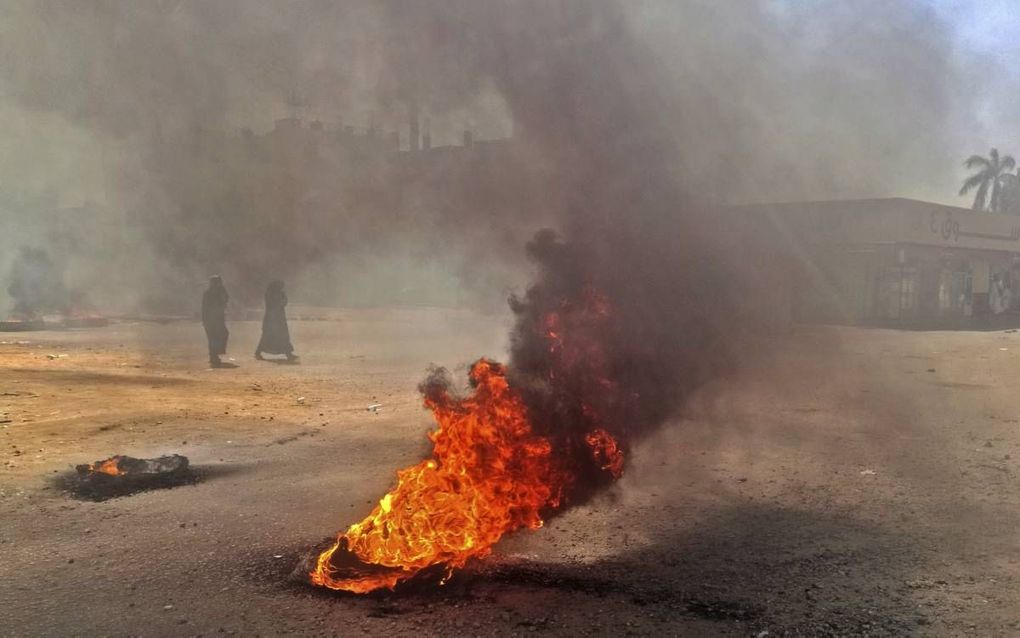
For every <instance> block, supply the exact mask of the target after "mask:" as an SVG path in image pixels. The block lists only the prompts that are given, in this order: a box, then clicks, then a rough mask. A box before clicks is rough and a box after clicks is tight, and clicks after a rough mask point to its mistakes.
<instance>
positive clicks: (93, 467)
mask: <svg viewBox="0 0 1020 638" xmlns="http://www.w3.org/2000/svg"><path fill="white" fill-rule="evenodd" d="M122 458H124V457H122V456H121V455H119V454H118V455H117V456H111V457H110V458H108V459H106V460H105V461H102V462H99V463H89V472H96V473H100V474H109V475H110V476H120V475H122V474H127V472H125V471H124V470H122V469H120V460H121V459H122Z"/></svg>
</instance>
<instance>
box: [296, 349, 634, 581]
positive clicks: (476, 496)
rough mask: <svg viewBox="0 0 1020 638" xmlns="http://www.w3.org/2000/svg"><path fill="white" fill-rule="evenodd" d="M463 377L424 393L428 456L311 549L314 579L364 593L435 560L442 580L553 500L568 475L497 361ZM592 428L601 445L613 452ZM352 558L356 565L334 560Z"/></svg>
mask: <svg viewBox="0 0 1020 638" xmlns="http://www.w3.org/2000/svg"><path fill="white" fill-rule="evenodd" d="M470 379H471V381H472V383H473V384H474V387H475V391H474V394H472V395H471V396H469V397H466V398H464V399H457V398H454V397H451V396H450V395H448V394H446V393H445V392H444V393H442V394H440V395H439V396H438V397H427V398H426V399H425V405H426V407H428V408H429V409H431V410H432V412H433V413H434V415H435V417H436V421H437V423H438V427H437V428H436V429H435V430H434V431H432V432H430V433H429V435H428V436H429V439H430V440H431V441H432V442H433V444H434V450H433V458H431V459H428V460H426V461H423V462H421V463H419V464H418V465H415V466H413V467H409V468H406V469H404V470H401V471H399V472H398V473H397V486H396V487H395V488H394V489H393V490H392V491H391V492H389V493H388V494H386V496H384V497H383V498H382V499H381V500H380V501H379V504H378V505H377V506H376V507H375V508H374V509H373V510H372V512H371V513H370V514H369V515H368V516H367V517H366V518H365V519H364V520H363V521H361V522H360V523H355V524H354V525H351V526H350V527H349V528H348V529H347V531H346V532H343V533H341V534H339V535H338V536H337V538H336V541H335V542H334V543H333V545H332V546H331V547H330V548H329V549H327V550H326V551H324V552H323V553H322V554H320V555H319V558H318V561H317V563H316V566H315V570H314V571H312V572H311V574H310V578H311V582H312V583H313V584H315V585H320V586H323V587H328V588H330V589H337V590H344V591H350V592H356V593H366V592H369V591H373V590H376V589H381V588H389V589H392V588H393V587H394V586H396V585H397V584H398V583H400V582H402V581H405V580H407V579H408V578H411V577H412V576H414V575H415V574H417V573H418V572H420V571H421V570H423V569H425V568H427V567H432V566H443V567H444V568H445V569H446V570H447V576H449V574H450V573H451V572H452V570H453V569H455V568H458V567H461V566H463V565H464V564H465V563H466V562H467V561H468V560H469V559H471V558H475V557H483V556H486V555H488V554H489V553H490V552H491V551H492V546H493V545H494V544H495V543H496V542H497V541H499V539H500V538H501V537H502V536H503V535H504V534H506V533H508V532H512V531H514V530H517V529H520V528H522V527H526V528H529V529H538V528H540V527H541V526H542V512H543V510H545V509H548V508H555V507H557V506H558V505H559V504H560V503H561V500H562V499H563V495H564V493H565V492H566V491H567V490H568V489H569V487H570V486H571V484H572V482H573V478H572V475H571V473H570V472H569V471H568V470H567V469H566V468H565V467H564V466H563V465H562V463H561V461H560V460H558V459H557V458H556V457H555V456H554V455H553V446H552V444H551V442H550V440H549V439H547V438H545V437H543V436H539V435H537V434H535V433H534V432H533V431H532V425H531V422H530V421H529V419H528V414H527V409H526V407H525V405H524V402H523V400H522V399H521V397H520V395H519V393H518V392H516V391H515V390H514V389H513V388H511V387H510V385H509V383H508V382H507V378H506V372H505V369H504V367H503V366H502V365H500V364H498V363H495V362H492V361H487V360H485V359H481V360H479V361H478V362H477V363H475V364H474V365H473V366H472V368H471V371H470ZM600 432H601V436H602V438H600V439H599V441H600V445H602V446H603V448H600V449H606V450H608V449H610V447H611V448H612V449H614V450H615V449H616V442H615V440H613V439H612V437H611V436H610V435H609V434H608V433H607V432H604V431H600ZM608 442H611V445H610V444H609V443H608ZM596 454H598V453H596ZM600 458H601V457H600ZM622 460H623V459H622V455H621V456H619V463H620V464H621V465H622ZM614 467H615V466H614ZM338 552H339V553H338ZM352 558H354V559H356V562H360V563H361V565H360V566H359V567H350V568H347V567H343V566H342V565H345V564H347V563H350V562H352V561H351V559H352ZM338 565H341V566H338Z"/></svg>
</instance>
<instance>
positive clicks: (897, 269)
mask: <svg viewBox="0 0 1020 638" xmlns="http://www.w3.org/2000/svg"><path fill="white" fill-rule="evenodd" d="M746 209H747V211H748V212H750V213H752V214H756V215H758V214H760V215H765V216H766V217H767V218H768V219H769V221H770V222H771V224H772V225H773V226H774V228H775V229H776V230H777V231H778V237H779V238H780V241H782V242H784V243H786V244H787V246H786V248H787V249H788V250H790V251H792V252H793V253H794V254H795V256H796V261H797V262H798V263H799V264H800V269H799V273H798V274H797V277H796V286H795V294H794V298H795V300H794V313H795V316H796V317H797V318H799V319H801V320H806V321H836V322H850V323H878V324H885V323H888V324H900V325H913V326H920V327H924V326H931V327H936V326H945V327H953V326H967V325H976V324H983V325H988V324H990V323H995V324H997V323H1000V322H1007V321H1008V320H1009V316H1010V314H1011V312H1012V311H1013V310H1014V309H1020V217H1017V216H1013V215H1004V214H998V213H987V212H981V211H973V210H970V209H966V208H957V207H954V206H945V205H941V204H932V203H928V202H922V201H917V200H910V199H900V198H891V199H866V200H847V201H827V202H804V203H793V204H769V205H755V206H748V207H746Z"/></svg>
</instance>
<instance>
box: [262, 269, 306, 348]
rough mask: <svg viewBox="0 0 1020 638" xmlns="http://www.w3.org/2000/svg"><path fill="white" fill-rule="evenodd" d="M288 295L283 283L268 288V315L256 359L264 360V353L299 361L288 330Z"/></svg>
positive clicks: (277, 282)
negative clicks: (285, 356)
mask: <svg viewBox="0 0 1020 638" xmlns="http://www.w3.org/2000/svg"><path fill="white" fill-rule="evenodd" d="M286 307H287V295H286V293H284V292H283V282H282V281H280V280H276V281H274V282H272V283H271V284H269V287H268V288H266V314H265V315H264V316H263V317H262V338H261V339H260V340H259V345H258V347H257V348H255V358H256V359H262V358H263V357H262V353H263V352H265V353H267V354H283V355H287V360H288V361H295V360H297V358H298V357H297V355H296V354H294V346H292V345H291V343H290V330H289V329H288V328H287V313H286V311H285V309H286Z"/></svg>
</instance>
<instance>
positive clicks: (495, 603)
mask: <svg viewBox="0 0 1020 638" xmlns="http://www.w3.org/2000/svg"><path fill="white" fill-rule="evenodd" d="M294 557H295V559H299V558H301V550H296V551H295V554H294ZM281 562H282V561H275V562H274V563H272V564H270V563H265V564H262V565H258V566H253V567H252V569H253V570H254V571H255V572H257V573H252V574H250V575H251V576H254V577H256V578H258V579H261V580H263V582H266V583H267V585H268V586H269V587H277V586H279V587H280V588H283V589H287V590H289V591H291V592H292V593H297V594H304V595H311V596H314V597H315V598H317V599H320V600H321V603H322V605H323V606H324V609H325V610H326V611H325V612H324V613H325V615H326V616H331V615H336V616H337V618H335V619H333V621H334V622H335V621H337V620H339V618H340V617H350V616H351V615H352V613H353V615H354V616H355V617H357V616H359V615H360V616H362V617H365V618H393V619H399V622H400V623H403V622H409V623H411V624H412V625H413V626H415V627H418V628H421V629H425V630H426V631H430V630H437V629H441V628H445V629H448V630H452V629H460V630H465V629H471V628H472V627H473V628H475V629H477V628H479V627H486V628H487V630H486V631H487V632H488V631H489V630H490V629H491V628H500V629H499V633H502V632H503V630H505V632H506V633H514V632H522V631H545V632H552V633H555V634H573V633H575V632H584V631H589V630H592V629H594V630H597V631H598V632H599V633H602V632H609V633H612V634H614V635H620V634H627V633H631V634H637V635H647V634H652V635H664V634H669V633H674V632H675V631H676V630H677V629H679V628H683V629H685V630H687V631H694V632H696V633H698V634H701V635H703V634H704V633H709V634H714V635H720V634H721V635H749V634H750V635H763V634H761V632H763V631H767V632H768V635H771V636H775V635H810V636H819V635H848V634H850V635H865V634H866V635H872V636H874V635H904V634H909V633H912V632H914V631H917V629H918V625H923V624H927V623H928V622H929V619H927V618H924V617H923V616H922V615H921V614H919V612H918V611H917V607H916V604H915V602H914V601H913V599H912V597H911V590H910V588H909V586H908V585H907V583H908V582H909V581H910V579H911V577H912V575H913V574H914V573H915V572H916V570H917V569H918V568H919V567H920V560H919V558H918V557H917V552H916V551H915V548H914V547H913V543H912V541H911V539H909V538H906V537H903V536H901V535H898V534H895V533H892V532H889V531H887V530H883V529H879V528H875V527H871V526H868V525H864V524H861V523H860V522H858V521H855V520H853V519H851V518H844V517H835V516H828V515H822V514H817V513H813V512H807V511H802V510H791V509H770V508H766V507H740V508H734V509H730V510H728V511H724V512H723V513H721V514H719V515H718V516H716V517H715V518H714V519H713V521H712V522H711V523H710V524H708V525H703V526H701V527H698V528H689V529H684V530H678V531H676V532H674V533H670V534H664V535H661V536H660V537H658V538H657V539H656V540H655V541H654V542H652V543H651V544H648V545H645V546H642V547H640V548H636V549H631V550H627V551H623V552H621V553H620V554H619V555H617V556H615V557H612V558H610V559H605V560H601V561H598V562H594V563H581V562H575V563H546V562H529V561H526V560H522V559H518V558H515V557H502V556H494V557H491V558H490V559H486V560H483V561H478V562H475V563H473V564H471V565H469V567H468V568H467V569H465V570H463V571H461V572H459V573H457V574H456V575H455V576H454V577H453V578H452V579H451V580H450V581H449V582H448V583H447V584H446V585H443V586H440V585H438V584H437V582H436V580H432V581H429V582H424V581H416V582H412V583H409V584H408V585H406V586H404V587H402V588H400V589H398V591H396V592H383V593H376V594H372V595H368V596H355V595H347V594H341V593H335V592H328V591H322V590H315V589H312V588H311V587H310V586H308V585H304V584H297V583H295V582H294V581H293V580H288V572H289V571H290V568H292V567H293V565H294V563H293V562H288V563H287V564H281Z"/></svg>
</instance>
